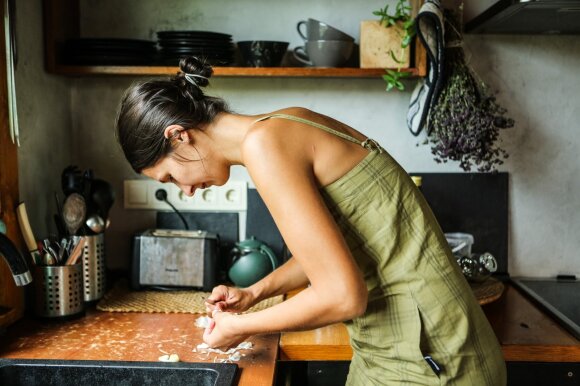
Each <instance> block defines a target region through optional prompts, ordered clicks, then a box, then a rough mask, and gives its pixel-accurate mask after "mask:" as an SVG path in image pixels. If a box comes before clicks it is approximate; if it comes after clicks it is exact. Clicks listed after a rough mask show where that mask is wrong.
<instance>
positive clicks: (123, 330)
mask: <svg viewBox="0 0 580 386" xmlns="http://www.w3.org/2000/svg"><path fill="white" fill-rule="evenodd" d="M198 317H199V315H195V314H160V313H157V314H153V313H119V312H102V311H97V310H94V309H90V310H89V311H87V312H86V314H85V316H82V317H79V318H76V319H73V320H69V321H54V320H51V321H40V320H36V319H31V318H25V319H24V320H21V321H19V322H17V323H16V324H14V325H12V326H10V327H9V328H8V329H7V331H6V333H5V334H4V335H2V336H0V357H1V358H26V359H75V360H114V361H117V360H120V361H147V362H158V361H159V357H160V356H162V355H164V354H166V353H167V354H177V355H179V358H180V360H181V362H213V361H214V359H215V358H216V356H217V357H218V359H222V358H225V356H224V355H219V356H218V354H212V353H210V354H208V353H202V352H194V351H193V349H194V348H196V346H197V345H198V344H200V343H201V342H202V339H201V337H202V334H203V329H201V328H198V327H195V325H194V323H195V319H197V318H198ZM248 341H250V342H252V343H253V345H254V347H253V349H251V350H242V351H240V352H241V353H242V354H245V356H244V357H242V359H241V360H240V361H238V362H235V363H237V364H238V366H239V369H238V376H237V377H238V383H237V385H240V386H262V385H263V386H271V385H272V384H273V383H274V374H275V367H276V356H277V352H278V350H277V347H278V341H279V334H269V335H258V336H253V337H251V338H249V339H248Z"/></svg>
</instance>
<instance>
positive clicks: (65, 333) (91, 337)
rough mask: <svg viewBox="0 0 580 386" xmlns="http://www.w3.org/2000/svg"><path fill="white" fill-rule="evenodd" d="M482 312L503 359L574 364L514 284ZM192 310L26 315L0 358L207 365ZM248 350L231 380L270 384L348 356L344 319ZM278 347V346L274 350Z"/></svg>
mask: <svg viewBox="0 0 580 386" xmlns="http://www.w3.org/2000/svg"><path fill="white" fill-rule="evenodd" d="M483 309H484V311H485V313H486V315H487V317H488V319H489V320H490V322H491V324H492V327H493V329H494V331H495V333H496V335H497V336H498V338H499V340H500V342H501V345H502V349H503V352H504V356H505V358H506V360H507V361H538V362H580V341H578V340H577V339H576V338H574V337H573V336H572V335H570V334H569V333H568V332H567V331H565V330H564V329H563V328H561V327H560V326H559V325H558V324H557V323H556V322H554V321H553V320H552V319H551V318H550V317H548V316H547V315H546V314H544V313H543V312H542V311H540V310H539V309H538V308H537V307H536V306H535V305H534V304H533V303H532V302H531V301H530V300H528V299H527V298H526V297H525V296H524V295H522V294H521V293H520V292H519V291H518V290H517V289H515V288H513V287H511V286H509V285H506V290H505V292H504V294H503V295H502V297H501V298H500V299H499V300H497V301H495V302H493V303H490V304H487V305H484V306H483ZM197 317H198V315H194V314H147V313H117V312H101V311H96V310H93V309H91V310H89V311H88V312H87V313H86V315H85V316H83V317H80V318H77V319H74V320H70V321H58V322H57V321H40V320H36V319H30V318H25V319H24V320H21V321H19V322H17V323H16V324H14V325H13V326H10V327H9V328H8V330H7V332H6V333H5V334H4V335H2V336H0V357H1V358H27V359H35V358H41V359H46V358H50V359H77V360H79V359H80V360H82V359H88V360H123V361H153V362H156V361H158V359H159V357H160V356H161V355H163V354H165V353H170V354H172V353H174V354H178V355H179V357H180V359H181V361H183V362H213V361H214V358H215V354H210V355H209V356H208V355H207V354H204V353H199V352H194V351H193V349H194V348H195V347H196V346H197V345H198V344H199V343H201V335H202V332H203V331H202V329H200V328H196V327H195V326H194V321H195V319H196V318H197ZM249 340H250V341H251V342H253V343H254V349H253V350H251V351H247V352H246V353H247V354H246V356H245V357H243V358H242V359H241V360H240V361H239V362H237V363H238V365H239V368H240V371H239V375H238V381H239V382H238V385H241V386H259V385H268V386H271V385H272V384H273V383H274V376H275V371H276V360H277V359H278V360H283V361H298V360H300V361H316V360H350V358H351V356H352V351H351V348H350V345H349V342H348V334H347V332H346V328H345V327H344V325H343V324H341V323H338V324H334V325H331V326H327V327H323V328H318V329H315V330H312V331H304V332H295V333H283V334H281V335H278V334H270V335H259V336H254V337H251V338H250V339H249ZM278 344H279V351H278Z"/></svg>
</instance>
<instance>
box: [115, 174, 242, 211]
mask: <svg viewBox="0 0 580 386" xmlns="http://www.w3.org/2000/svg"><path fill="white" fill-rule="evenodd" d="M247 185H248V184H247V182H245V181H228V182H227V183H226V184H224V185H222V186H210V187H209V188H206V189H198V190H197V191H196V192H195V194H194V195H193V197H188V196H186V195H185V194H184V193H183V192H182V191H181V189H179V188H178V187H177V186H176V185H174V184H170V183H167V184H163V183H161V182H158V181H155V180H125V181H124V197H123V202H124V207H125V209H154V210H171V208H170V207H169V206H168V205H167V203H166V202H164V201H161V200H158V199H157V198H156V197H155V192H156V191H157V190H158V189H164V190H165V191H166V192H167V200H168V201H169V202H170V203H171V204H173V205H174V206H175V207H176V208H177V209H178V210H183V211H188V210H190V211H227V212H239V211H246V210H247V207H248V197H247Z"/></svg>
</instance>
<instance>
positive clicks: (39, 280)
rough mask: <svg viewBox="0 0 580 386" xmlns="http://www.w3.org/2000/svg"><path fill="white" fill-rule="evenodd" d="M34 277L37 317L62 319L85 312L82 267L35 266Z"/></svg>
mask: <svg viewBox="0 0 580 386" xmlns="http://www.w3.org/2000/svg"><path fill="white" fill-rule="evenodd" d="M32 275H33V283H34V291H35V296H34V312H35V314H36V315H37V316H40V317H44V318H58V317H63V316H72V315H76V314H79V313H82V312H84V309H85V308H84V302H83V277H82V276H83V271H82V265H81V264H75V265H61V266H46V267H45V266H35V267H34V269H33V271H32Z"/></svg>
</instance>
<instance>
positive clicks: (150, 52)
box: [63, 38, 157, 66]
mask: <svg viewBox="0 0 580 386" xmlns="http://www.w3.org/2000/svg"><path fill="white" fill-rule="evenodd" d="M63 54H64V60H65V62H66V63H68V64H80V65H119V66H122V65H125V66H128V65H151V64H154V63H155V61H156V56H157V48H156V47H155V42H154V41H149V40H139V39H118V38H77V39H68V40H67V41H65V44H64V52H63Z"/></svg>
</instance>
